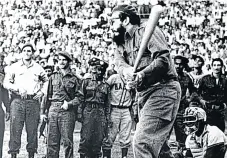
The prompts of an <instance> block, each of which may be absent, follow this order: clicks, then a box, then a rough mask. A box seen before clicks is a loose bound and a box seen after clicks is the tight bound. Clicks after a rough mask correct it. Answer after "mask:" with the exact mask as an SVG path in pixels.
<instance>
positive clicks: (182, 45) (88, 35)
mask: <svg viewBox="0 0 227 158" xmlns="http://www.w3.org/2000/svg"><path fill="white" fill-rule="evenodd" d="M123 3H126V4H131V5H134V6H136V7H137V8H138V11H139V13H140V15H141V18H142V19H143V20H142V21H145V20H146V18H147V17H148V16H149V11H150V10H151V5H150V2H149V1H148V0H143V1H140V0H138V1H136V0H125V1H124V0H115V1H110V0H99V1H85V0H65V1H60V0H55V1H50V0H26V1H25V0H21V1H12V0H8V1H5V3H3V2H1V3H0V10H1V11H0V14H1V15H0V17H1V18H0V52H3V53H4V54H5V57H6V58H5V63H6V65H10V64H12V63H13V62H15V61H17V60H18V59H19V58H20V49H21V47H22V46H23V45H24V44H25V43H31V44H33V45H34V46H35V48H36V52H35V60H36V61H37V62H39V63H40V64H42V65H55V64H56V63H57V56H56V54H57V53H58V51H61V50H63V51H67V52H69V53H70V54H71V55H72V56H73V59H74V60H73V64H72V68H73V69H74V70H75V71H76V72H77V74H78V75H80V76H81V77H82V76H83V75H84V74H86V73H87V72H88V64H87V61H88V59H90V58H91V57H92V56H96V57H98V58H100V59H103V60H105V61H107V62H109V65H110V67H112V66H111V65H112V64H114V63H113V61H114V60H113V59H114V51H115V48H114V47H113V45H112V43H111V30H110V26H109V23H108V18H109V16H110V14H111V11H112V9H113V7H114V6H116V5H117V4H123ZM167 6H168V7H167V8H168V9H167V10H166V11H165V13H164V14H163V15H162V17H161V18H160V20H159V26H161V27H162V30H163V32H164V33H165V36H166V38H167V40H168V42H169V45H170V48H171V53H172V54H173V55H175V54H181V55H184V56H186V57H188V58H189V59H191V56H192V55H193V54H197V55H201V56H203V57H204V60H205V66H204V69H205V70H207V71H209V70H210V62H211V59H212V58H216V57H221V58H222V59H223V60H224V62H225V64H226V63H227V60H226V58H227V55H226V53H227V52H226V51H227V47H226V46H227V24H226V23H227V4H224V2H223V3H221V2H219V1H217V0H213V1H205V0H204V1H201V0H199V1H196V2H194V1H190V0H188V1H179V2H178V1H169V3H168V4H167ZM190 64H191V65H190V66H192V65H193V64H192V62H191V61H190Z"/></svg>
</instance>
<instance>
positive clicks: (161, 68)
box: [141, 55, 170, 76]
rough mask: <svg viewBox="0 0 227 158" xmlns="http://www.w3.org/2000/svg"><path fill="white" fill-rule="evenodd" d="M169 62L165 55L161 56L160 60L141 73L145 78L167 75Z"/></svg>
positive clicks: (156, 60) (154, 61) (157, 59)
mask: <svg viewBox="0 0 227 158" xmlns="http://www.w3.org/2000/svg"><path fill="white" fill-rule="evenodd" d="M169 62H170V61H169V59H168V58H167V57H166V56H165V55H161V56H159V57H158V58H156V59H154V60H153V61H152V62H151V64H150V65H148V66H147V67H146V68H145V69H143V70H142V71H141V72H142V74H143V75H144V76H146V75H151V74H153V75H157V74H163V73H167V71H168V65H169Z"/></svg>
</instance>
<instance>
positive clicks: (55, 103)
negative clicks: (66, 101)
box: [50, 101, 63, 107]
mask: <svg viewBox="0 0 227 158" xmlns="http://www.w3.org/2000/svg"><path fill="white" fill-rule="evenodd" d="M62 104H63V102H60V101H59V102H53V101H52V102H51V104H50V106H52V107H60V106H62Z"/></svg>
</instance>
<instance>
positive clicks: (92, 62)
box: [88, 57, 108, 70]
mask: <svg viewBox="0 0 227 158" xmlns="http://www.w3.org/2000/svg"><path fill="white" fill-rule="evenodd" d="M88 64H89V65H90V66H100V67H101V68H102V69H104V70H105V69H107V67H108V64H107V63H106V62H104V61H102V60H100V59H98V58H95V57H93V58H91V59H90V60H89V61H88Z"/></svg>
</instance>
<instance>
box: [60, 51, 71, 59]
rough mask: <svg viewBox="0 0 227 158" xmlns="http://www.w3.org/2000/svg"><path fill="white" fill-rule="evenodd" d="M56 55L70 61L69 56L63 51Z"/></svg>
mask: <svg viewBox="0 0 227 158" xmlns="http://www.w3.org/2000/svg"><path fill="white" fill-rule="evenodd" d="M58 55H60V56H63V57H65V58H66V59H67V60H68V61H72V57H71V55H70V54H69V53H67V52H65V51H61V52H59V53H58Z"/></svg>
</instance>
